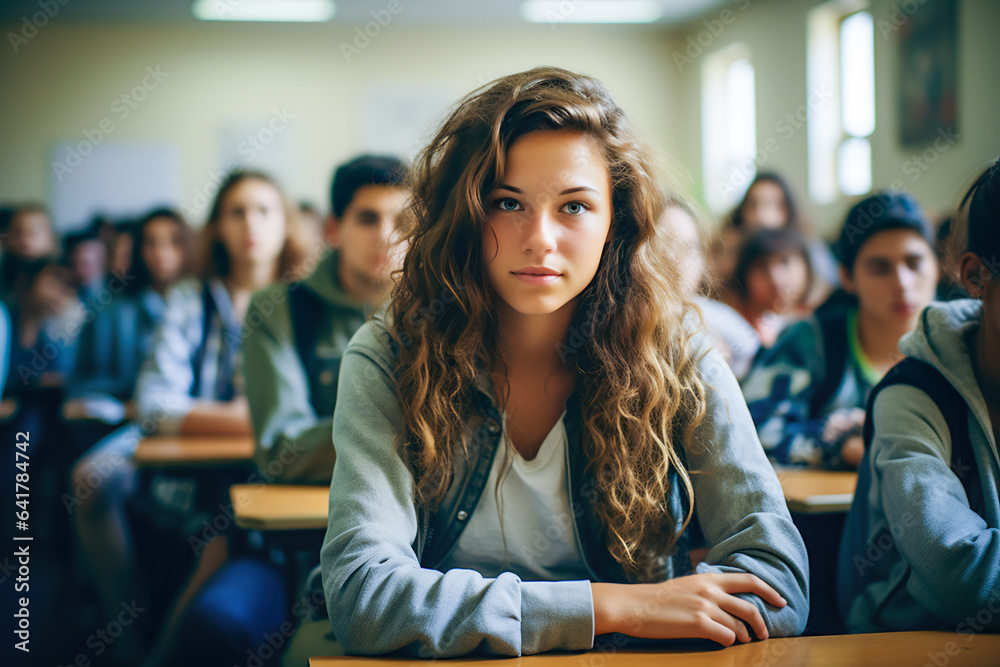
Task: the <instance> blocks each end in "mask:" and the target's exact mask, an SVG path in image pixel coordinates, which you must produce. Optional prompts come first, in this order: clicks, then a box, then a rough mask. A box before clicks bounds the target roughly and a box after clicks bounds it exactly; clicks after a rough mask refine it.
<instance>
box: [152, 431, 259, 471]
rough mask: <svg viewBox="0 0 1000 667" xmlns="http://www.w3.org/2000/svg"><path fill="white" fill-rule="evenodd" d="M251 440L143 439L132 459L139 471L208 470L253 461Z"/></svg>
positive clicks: (246, 437) (186, 436)
mask: <svg viewBox="0 0 1000 667" xmlns="http://www.w3.org/2000/svg"><path fill="white" fill-rule="evenodd" d="M253 455H254V442H253V437H252V436H248V435H247V436H191V435H184V436H152V437H149V438H143V439H142V440H140V441H139V444H138V445H137V446H136V448H135V453H134V454H133V455H132V458H133V460H134V461H135V463H136V465H138V466H140V467H155V466H180V465H194V466H208V465H219V464H225V463H247V462H249V461H252V460H253Z"/></svg>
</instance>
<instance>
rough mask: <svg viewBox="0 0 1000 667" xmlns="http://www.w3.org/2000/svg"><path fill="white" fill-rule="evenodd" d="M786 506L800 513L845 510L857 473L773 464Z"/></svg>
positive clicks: (851, 495)
mask: <svg viewBox="0 0 1000 667" xmlns="http://www.w3.org/2000/svg"><path fill="white" fill-rule="evenodd" d="M775 472H776V473H777V474H778V481H779V482H781V489H782V490H783V491H784V492H785V500H786V501H787V502H788V509H789V510H791V511H792V512H798V513H800V514H827V513H832V512H846V511H847V510H849V509H850V508H851V501H852V500H853V499H854V488H855V487H856V486H857V484H858V473H856V472H841V471H832V470H808V469H803V468H777V469H775Z"/></svg>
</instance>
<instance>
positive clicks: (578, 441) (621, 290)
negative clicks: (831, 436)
mask: <svg viewBox="0 0 1000 667" xmlns="http://www.w3.org/2000/svg"><path fill="white" fill-rule="evenodd" d="M651 173H652V169H651V163H650V162H649V160H648V159H647V157H646V153H645V151H644V149H643V148H642V147H641V146H640V144H639V143H638V141H637V140H636V138H635V136H634V134H633V132H632V130H631V129H630V127H629V125H628V124H627V122H626V120H625V117H624V114H623V113H622V111H621V109H619V108H618V107H617V106H616V105H615V103H614V102H613V101H612V100H611V98H610V97H609V95H608V93H607V91H606V90H605V88H604V87H603V86H602V85H601V84H600V83H599V82H597V81H595V80H593V79H590V78H587V77H584V76H580V75H577V74H573V73H571V72H567V71H565V70H560V69H554V68H542V69H536V70H531V71H527V72H523V73H520V74H514V75H510V76H507V77H504V78H502V79H499V80H498V81H496V82H494V83H493V84H491V85H489V86H488V87H485V88H484V89H481V90H479V91H477V92H475V93H473V94H472V95H471V96H469V97H467V98H466V99H464V100H463V101H462V102H460V103H459V105H458V107H457V108H456V109H455V111H453V113H452V114H451V116H450V117H449V118H448V120H447V121H446V122H445V124H444V126H443V127H442V128H441V130H440V131H439V132H438V134H437V136H436V137H435V139H434V140H433V141H432V143H431V144H430V146H429V147H427V148H426V149H425V151H424V152H423V154H422V157H421V158H420V159H419V161H418V163H417V166H416V173H415V178H414V205H413V209H412V213H413V217H414V223H415V227H414V229H413V231H412V234H411V236H410V243H411V246H410V250H409V252H408V254H407V256H406V259H405V260H404V268H403V270H402V274H401V276H400V279H399V282H398V283H397V284H396V286H395V288H394V292H393V300H392V302H391V304H390V305H389V307H388V311H387V312H386V313H385V315H384V317H376V318H374V319H373V320H372V321H371V322H370V323H368V324H366V325H365V326H364V327H362V329H361V330H360V331H359V332H358V334H357V335H355V337H354V339H353V341H352V343H351V345H350V347H349V348H348V350H347V352H346V353H345V356H344V359H343V363H342V366H341V376H340V391H339V395H338V399H337V411H336V414H335V415H334V427H333V439H334V442H335V443H336V447H337V465H336V466H335V468H334V473H333V480H332V484H331V491H330V494H331V507H332V508H334V510H333V511H332V512H331V513H330V519H329V528H328V531H327V535H326V538H325V541H324V545H323V549H322V551H321V562H322V567H323V584H324V588H325V594H326V601H327V605H328V608H329V611H330V619H331V621H332V624H333V629H334V633H335V635H336V637H337V639H338V640H339V641H340V642H341V643H342V645H343V648H344V649H345V650H346V651H347V652H349V653H384V652H389V651H395V650H399V649H403V650H407V651H410V652H416V653H418V654H419V655H422V656H426V657H434V656H439V657H443V656H454V655H461V654H465V653H468V652H470V651H473V650H483V651H486V652H488V653H494V654H500V655H521V654H529V653H537V652H541V651H547V650H552V649H569V650H577V649H588V648H590V647H591V646H593V644H594V638H595V636H596V635H601V634H604V633H609V632H623V633H627V634H632V635H636V636H641V637H655V638H665V637H688V638H693V637H697V638H706V639H711V640H714V641H716V642H718V643H720V644H723V645H730V644H733V643H734V642H737V641H740V642H747V641H751V640H752V639H753V638H755V637H756V638H758V639H763V638H765V637H768V636H771V635H788V634H795V633H797V632H800V631H801V629H802V627H803V625H804V623H805V618H806V613H807V609H806V608H807V604H808V603H807V601H806V600H807V593H806V574H805V570H806V562H805V555H804V554H805V551H804V546H803V544H802V541H801V538H800V537H799V535H798V532H797V531H796V530H795V527H794V526H793V525H792V523H791V520H790V517H789V514H788V511H787V509H786V507H785V503H784V500H783V498H782V494H781V489H780V487H779V485H778V483H777V479H776V477H775V475H774V472H773V471H772V470H771V468H770V466H769V465H768V464H767V461H766V459H765V457H764V455H763V452H762V451H760V450H759V449H758V448H759V443H758V442H757V439H756V437H755V434H754V431H753V425H752V423H751V421H750V418H749V415H748V414H747V412H746V410H745V408H744V407H743V401H742V398H741V396H740V393H739V388H738V387H737V385H736V382H735V380H734V378H733V376H732V373H731V372H730V371H729V369H728V367H727V366H726V365H725V363H724V362H723V361H722V360H721V358H720V357H719V356H718V355H717V354H716V353H714V352H711V351H708V352H707V353H706V352H705V348H706V346H705V341H704V338H703V337H702V336H701V335H700V334H696V333H694V332H692V331H691V329H690V327H689V326H686V325H685V317H686V315H687V313H688V312H689V311H688V307H687V303H686V302H685V301H683V300H682V298H681V296H680V284H679V280H678V277H677V274H676V271H675V270H674V267H673V266H666V267H664V257H669V255H668V253H666V252H665V249H664V248H663V240H664V239H663V238H662V237H661V236H660V234H661V232H660V231H659V226H658V225H657V219H658V217H659V213H660V210H659V209H660V208H661V206H662V203H663V202H664V201H665V197H664V195H663V193H662V191H661V190H660V189H659V188H658V187H657V185H656V183H655V182H654V181H653V180H652V178H651V176H650V174H651ZM668 261H670V260H668ZM689 322H690V320H689ZM694 524H698V526H699V527H700V532H701V534H703V535H704V539H705V542H706V543H707V546H708V547H709V552H708V557H707V561H705V562H703V563H701V564H700V565H699V566H698V569H697V574H694V575H693V576H686V577H684V576H680V575H682V574H688V573H689V571H690V563H691V561H690V558H689V555H688V543H689V539H690V536H691V531H692V530H693V529H692V526H693V525H694Z"/></svg>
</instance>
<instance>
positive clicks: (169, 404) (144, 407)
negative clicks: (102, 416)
mask: <svg viewBox="0 0 1000 667" xmlns="http://www.w3.org/2000/svg"><path fill="white" fill-rule="evenodd" d="M203 317H204V316H203V309H202V306H201V297H200V284H198V283H196V282H194V281H189V282H185V283H182V284H180V285H177V286H175V287H174V288H173V289H172V290H171V291H170V293H169V294H168V296H167V305H166V307H165V308H164V311H163V318H162V319H161V320H160V324H159V326H158V327H157V328H156V332H155V333H154V335H153V340H152V343H151V345H150V348H149V354H148V355H147V356H146V359H145V361H144V362H143V365H142V369H141V370H140V371H139V378H138V380H137V381H136V388H135V402H136V412H137V417H138V420H139V423H140V424H141V425H142V428H143V431H144V432H146V433H151V432H157V433H160V434H174V433H179V432H180V430H181V425H182V424H183V423H184V418H185V417H186V416H187V414H188V412H190V411H191V409H192V407H193V406H194V399H193V398H192V396H191V391H192V389H193V387H194V356H195V353H196V351H197V349H198V346H199V345H200V344H201V338H202V333H203V332H202V328H203V326H204V322H203Z"/></svg>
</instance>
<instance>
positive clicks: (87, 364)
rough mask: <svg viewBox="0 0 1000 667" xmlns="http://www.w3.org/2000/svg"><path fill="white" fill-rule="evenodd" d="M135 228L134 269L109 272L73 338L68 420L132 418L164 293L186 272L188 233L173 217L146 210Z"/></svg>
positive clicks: (66, 408)
mask: <svg viewBox="0 0 1000 667" xmlns="http://www.w3.org/2000/svg"><path fill="white" fill-rule="evenodd" d="M136 229H137V235H138V238H139V242H138V243H135V244H134V245H133V247H132V248H131V252H133V254H134V255H135V257H134V258H133V259H131V260H129V261H128V262H126V263H125V264H126V266H131V267H133V269H134V271H133V272H132V273H131V274H129V272H128V271H125V272H121V273H114V272H112V275H111V276H110V279H109V280H108V284H107V286H106V287H105V290H106V291H107V294H106V295H102V296H101V299H100V300H99V301H98V302H97V303H95V304H94V305H93V306H92V310H93V315H92V317H91V318H89V320H88V322H87V324H86V325H85V326H84V328H83V330H82V331H81V332H80V337H79V339H78V340H77V355H76V367H75V368H74V372H73V376H72V378H71V380H70V383H69V388H68V400H67V402H66V404H65V405H64V406H63V415H64V416H65V417H66V418H68V419H88V420H98V421H100V422H104V423H106V424H117V423H119V422H121V421H122V420H123V419H125V418H126V416H128V417H131V416H132V415H133V407H132V406H131V405H129V403H130V401H131V399H132V395H133V393H134V392H135V384H136V380H137V378H138V375H139V367H140V365H141V364H142V362H143V360H144V359H145V358H146V356H147V354H148V353H149V350H150V349H151V344H152V337H153V333H154V332H155V330H156V327H157V326H158V325H159V323H160V320H161V319H162V316H163V311H164V308H165V307H166V295H167V292H168V291H169V290H170V288H171V287H173V285H174V284H175V283H177V281H178V280H179V279H181V278H182V277H183V275H184V273H185V270H186V265H187V263H188V261H189V259H190V258H189V254H190V251H189V247H190V236H191V233H190V229H189V228H188V226H187V223H186V222H185V221H184V219H183V218H182V217H181V216H180V215H179V214H178V213H176V212H174V211H172V210H170V209H156V210H154V211H150V212H149V213H148V214H147V215H146V216H144V217H143V218H142V220H140V221H139V223H138V224H137V225H136ZM105 297H106V298H105ZM80 426H81V425H79V424H77V425H75V426H74V429H73V431H74V432H79V431H80V430H81V428H80ZM84 430H89V429H84ZM93 442H94V441H93V440H92V441H91V444H92V443H93Z"/></svg>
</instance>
